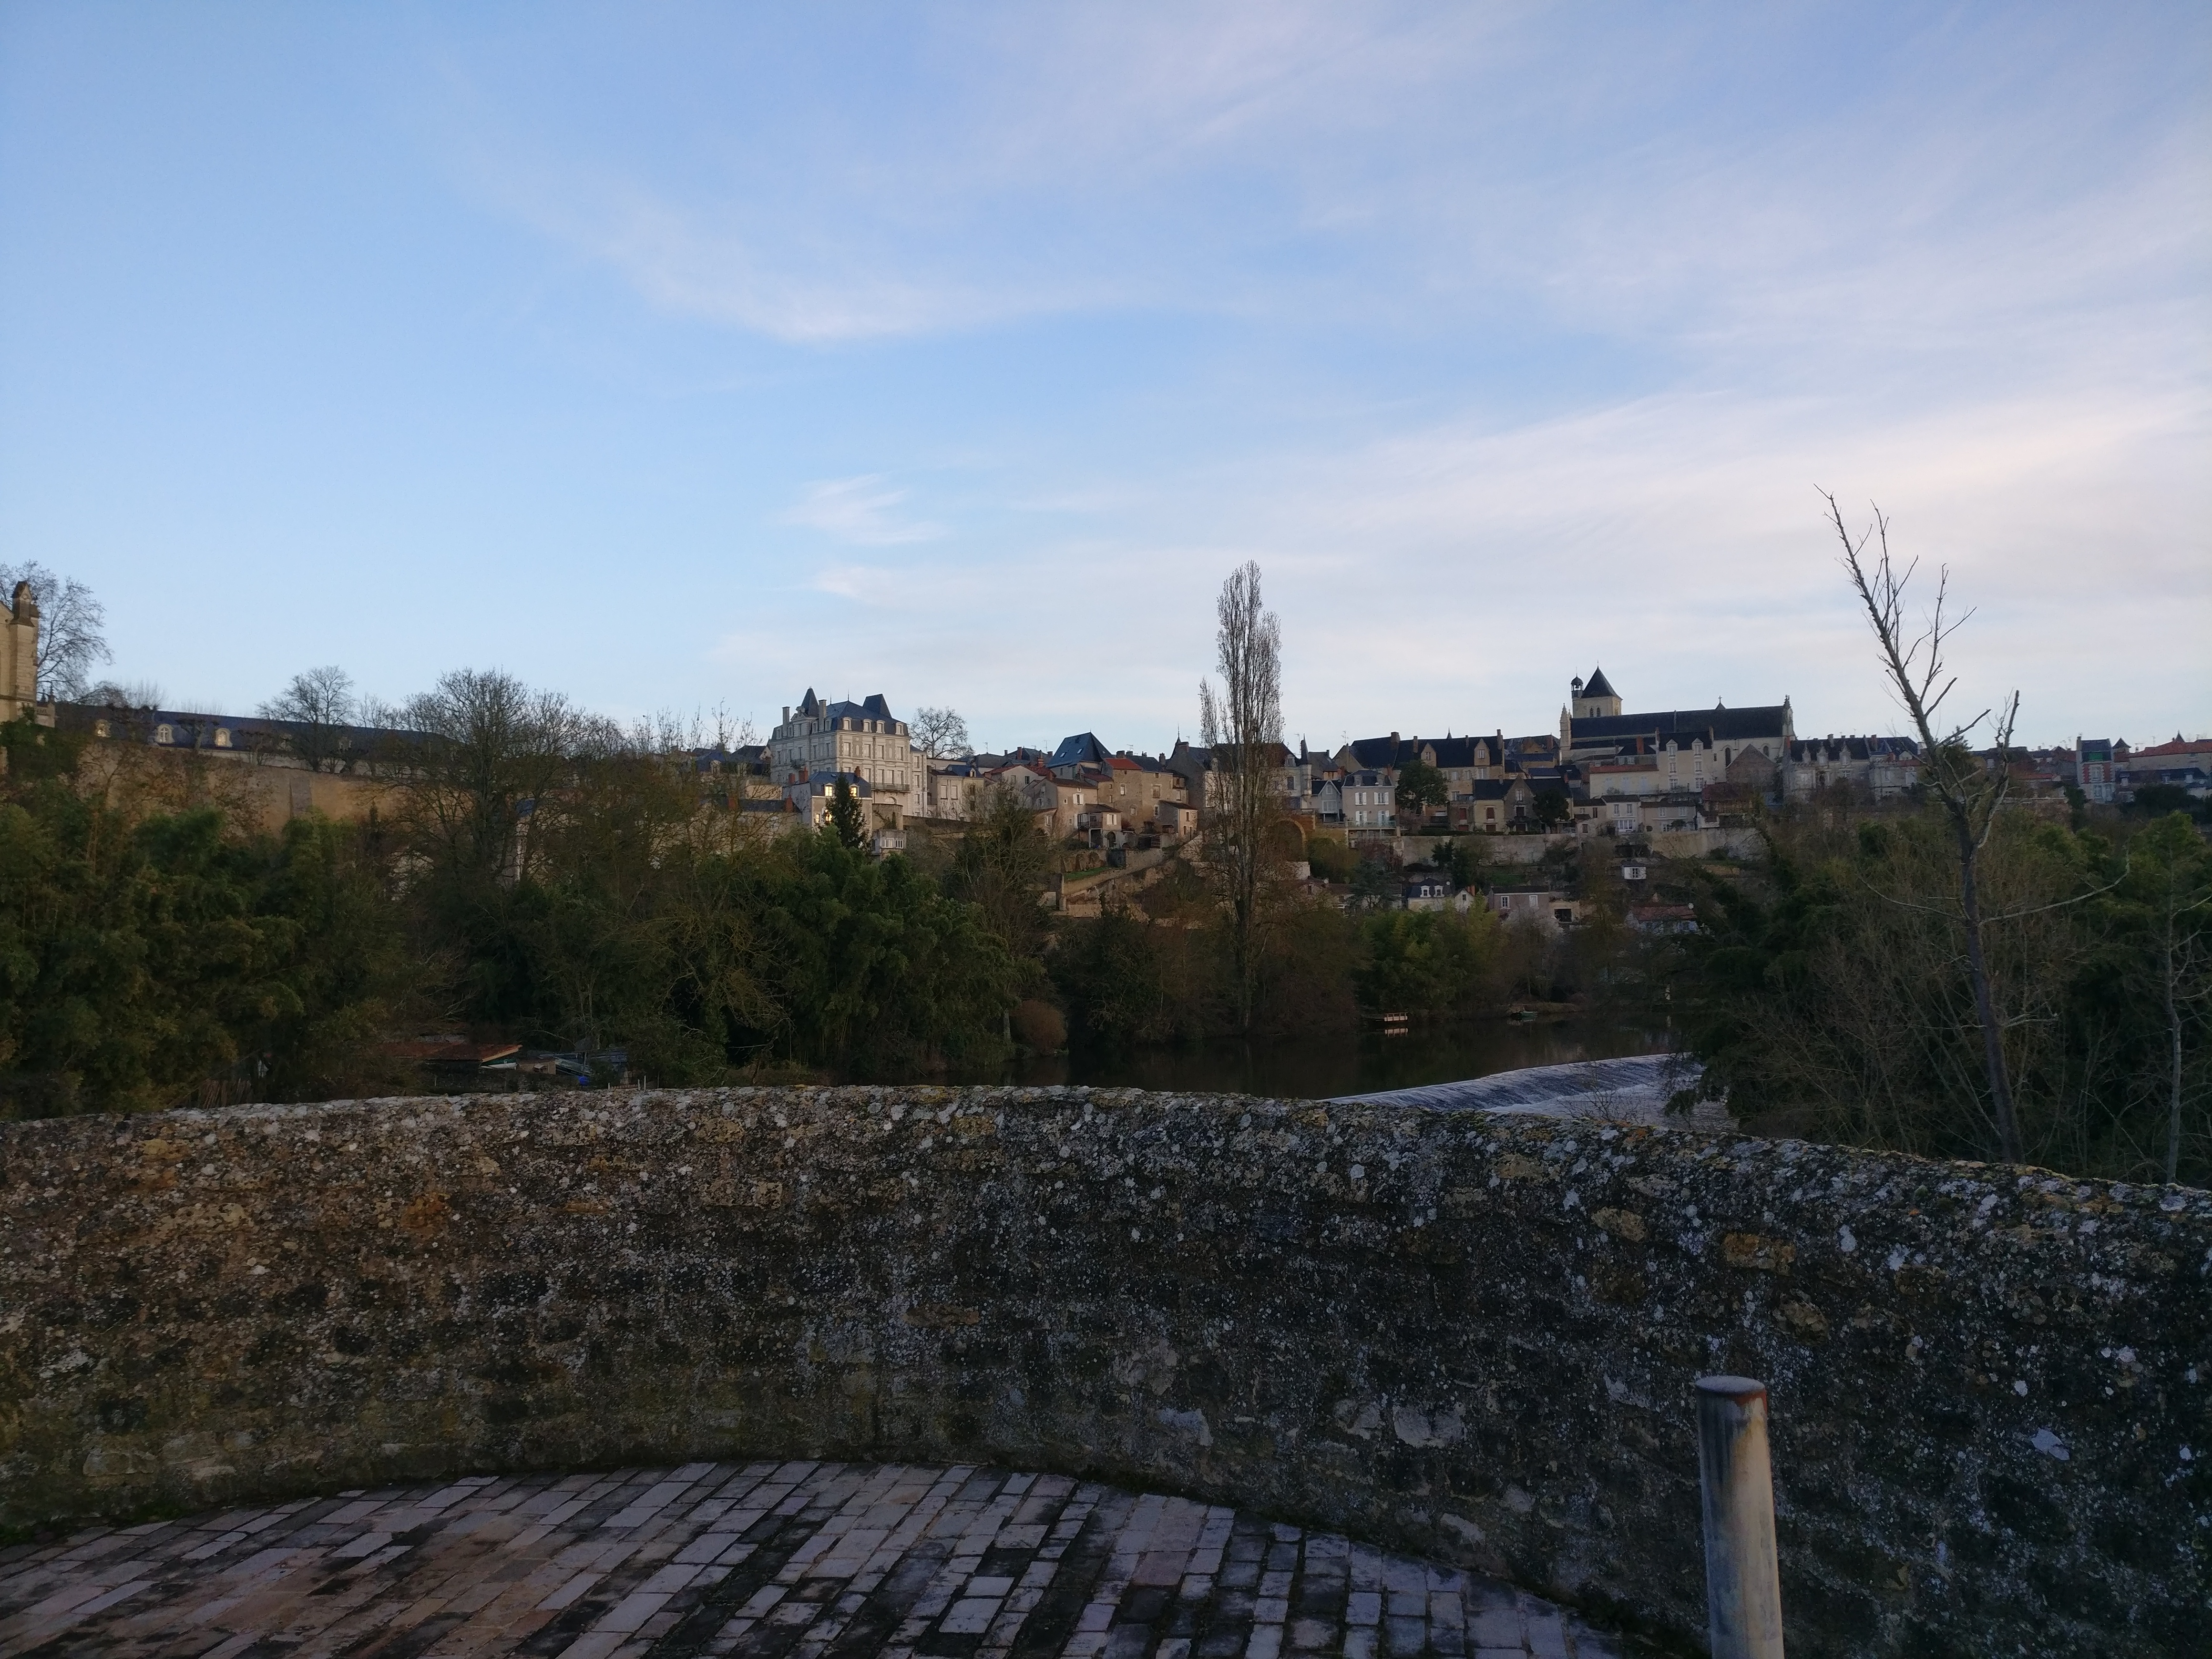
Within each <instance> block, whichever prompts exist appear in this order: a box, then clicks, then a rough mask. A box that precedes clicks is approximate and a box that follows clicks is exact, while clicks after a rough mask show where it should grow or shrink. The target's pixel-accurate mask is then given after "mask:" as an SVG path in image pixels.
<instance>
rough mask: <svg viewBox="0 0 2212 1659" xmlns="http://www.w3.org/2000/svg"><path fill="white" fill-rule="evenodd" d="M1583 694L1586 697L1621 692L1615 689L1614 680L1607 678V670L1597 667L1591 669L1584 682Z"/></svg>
mask: <svg viewBox="0 0 2212 1659" xmlns="http://www.w3.org/2000/svg"><path fill="white" fill-rule="evenodd" d="M1554 684H1556V682H1554ZM1582 695H1583V696H1585V697H1617V696H1620V692H1618V691H1616V690H1613V682H1612V681H1611V680H1609V679H1607V678H1606V677H1605V670H1604V669H1602V668H1595V669H1592V670H1591V671H1590V677H1589V678H1588V679H1586V680H1584V681H1583V689H1582Z"/></svg>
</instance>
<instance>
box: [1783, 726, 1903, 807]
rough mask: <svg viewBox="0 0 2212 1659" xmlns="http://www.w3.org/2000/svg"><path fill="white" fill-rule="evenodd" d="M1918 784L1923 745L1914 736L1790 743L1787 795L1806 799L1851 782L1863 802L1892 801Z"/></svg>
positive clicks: (1784, 771)
mask: <svg viewBox="0 0 2212 1659" xmlns="http://www.w3.org/2000/svg"><path fill="white" fill-rule="evenodd" d="M1919 781H1920V745H1919V744H1917V743H1916V742H1915V741H1913V739H1911V738H1871V737H1869V738H1805V739H1803V740H1801V741H1796V742H1793V743H1791V744H1790V751H1789V760H1788V762H1787V763H1786V764H1785V765H1784V768H1783V789H1782V792H1783V794H1784V796H1785V797H1786V798H1787V799H1791V800H1804V799H1808V798H1810V797H1811V796H1813V795H1814V794H1816V793H1820V791H1822V790H1824V789H1829V788H1832V787H1835V786H1836V785H1838V784H1848V785H1850V787H1851V788H1852V789H1853V790H1854V791H1855V792H1856V793H1858V794H1859V795H1860V796H1862V797H1863V798H1864V799H1869V800H1890V799H1894V798H1895V797H1897V796H1899V795H1902V794H1905V793H1907V792H1908V791H1910V790H1911V789H1912V788H1914V787H1916V786H1917V785H1918V783H1919Z"/></svg>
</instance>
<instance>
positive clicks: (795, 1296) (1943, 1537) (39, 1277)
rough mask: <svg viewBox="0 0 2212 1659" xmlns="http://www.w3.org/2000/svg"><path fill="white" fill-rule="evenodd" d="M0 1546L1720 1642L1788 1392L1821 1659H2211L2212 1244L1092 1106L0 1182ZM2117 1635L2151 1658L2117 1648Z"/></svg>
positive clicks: (1808, 1182)
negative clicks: (724, 1578) (157, 1514)
mask: <svg viewBox="0 0 2212 1659" xmlns="http://www.w3.org/2000/svg"><path fill="white" fill-rule="evenodd" d="M0 1159H3V1160H4V1168H0V1221H3V1222H4V1228H3V1229H0V1250H3V1251H4V1255H0V1516H4V1518H5V1520H6V1521H7V1522H9V1524H11V1525H14V1526H17V1527H21V1526H23V1525H25V1524H27V1523H33V1522H41V1521H46V1520H51V1519H53V1518H57V1517H63V1516H83V1515H90V1514H94V1513H106V1514H121V1513H130V1512H133V1511H136V1510H143V1509H147V1508H149V1507H155V1506H197V1505H202V1504H216V1503H220V1502H227V1501H229V1500H232V1499H238V1498H247V1497H249V1496H255V1497H267V1496H275V1495H280V1494H285V1493H289V1492H307V1491H313V1490H329V1489H331V1488H337V1487H345V1486H356V1485H362V1484H366V1483H368V1482H372V1481H375V1480H385V1479H389V1478H393V1477H398V1476H402V1475H410V1476H426V1475H431V1474H444V1473H448V1472H459V1471H465V1470H478V1471H489V1470H495V1469H502V1468H527V1467H545V1466H556V1465H580V1464H594V1463H612V1462H617V1461H661V1462H675V1461H681V1460H684V1459H689V1458H694V1457H700V1456H707V1455H717V1456H742V1455H759V1454H774V1453H785V1454H793V1455H836V1456H844V1457H863V1458H866V1457H899V1458H908V1459H918V1460H937V1461H950V1460H957V1459H987V1460H991V1461H994V1462H1000V1463H1003V1464H1008V1465H1013V1466H1017V1467H1020V1468H1034V1469H1048V1470H1058V1471H1064V1472H1068V1473H1097V1474H1104V1475H1109V1476H1112V1477H1114V1478H1115V1479H1118V1480H1124V1481H1127V1482H1130V1483H1133V1484H1138V1485H1141V1486H1148V1487H1152V1488H1154V1489H1158V1488H1161V1487H1170V1488H1176V1489H1180V1490H1182V1491H1185V1492H1189V1493H1191V1494H1193V1495H1197V1496H1206V1497H1212V1498H1220V1499H1224V1500H1228V1499H1233V1500H1235V1501H1236V1502H1237V1503H1238V1504H1242V1505H1245V1506H1248V1507H1252V1508H1257V1509H1260V1510H1264V1511H1272V1512H1273V1513H1275V1514H1277V1515H1279V1516H1284V1517H1291V1518H1298V1519H1302V1520H1305V1521H1308V1522H1314V1523H1316V1524H1325V1525H1328V1526H1331V1527H1335V1528H1346V1529H1349V1530H1351V1531H1353V1532H1355V1533H1358V1534H1363V1535H1365V1536H1367V1537H1369V1538H1371V1539H1374V1540H1376V1541H1378V1542H1384V1543H1389V1544H1393V1545H1397V1546H1400V1547H1408V1548H1413V1549H1417V1550H1419V1551H1423V1552H1425V1553H1431V1554H1434V1555H1438V1556H1443V1557H1445V1558H1449V1559H1456V1560H1459V1561H1462V1562H1464V1563H1467V1564H1468V1565H1473V1566H1476V1567H1479V1568H1481V1569H1484V1570H1486V1571H1499V1572H1504V1573H1506V1574H1508V1575H1510V1576H1511V1577H1515V1578H1516V1579H1518V1580H1519V1581H1521V1582H1522V1583H1526V1584H1528V1586H1530V1587H1531V1588H1534V1589H1539V1590H1541V1591H1543V1592H1545V1593H1547V1594H1550V1595H1558V1596H1562V1597H1565V1598H1567V1599H1569V1600H1571V1601H1577V1602H1579V1603H1580V1604H1582V1605H1583V1607H1586V1608H1588V1609H1589V1610H1590V1612H1591V1613H1593V1615H1594V1616H1595V1617H1598V1618H1601V1619H1608V1620H1613V1621H1615V1622H1620V1623H1624V1624H1632V1625H1634V1626H1640V1627H1642V1628H1644V1629H1647V1630H1650V1631H1652V1632H1656V1633H1658V1634H1660V1635H1661V1636H1662V1637H1664V1638H1668V1639H1669V1640H1671V1641H1674V1642H1677V1643H1680V1644H1684V1645H1687V1646H1695V1645H1697V1644H1698V1643H1699V1638H1700V1634H1701V1632H1702V1626H1703V1621H1704V1613H1703V1607H1704V1585H1703V1579H1702V1570H1701V1566H1700V1557H1699V1544H1698V1498H1697V1490H1696V1455H1695V1451H1694V1446H1693V1442H1692V1433H1691V1409H1690V1401H1689V1386H1690V1383H1691V1379H1692V1377H1693V1376H1696V1375H1698V1374H1699V1373H1700V1372H1704V1371H1711V1370H1729V1371H1739V1372H1747V1373H1749V1374H1751V1375H1753V1376H1764V1377H1765V1378H1767V1379H1768V1380H1769V1382H1770V1383H1771V1385H1772V1390H1773V1398H1774V1411H1775V1416H1776V1422H1775V1431H1774V1441H1775V1448H1776V1455H1777V1471H1776V1475H1777V1480H1776V1484H1777V1486H1778V1489H1779V1500H1780V1504H1781V1521H1780V1533H1781V1540H1782V1548H1783V1553H1784V1601H1785V1605H1786V1607H1787V1610H1788V1616H1789V1620H1790V1650H1791V1652H1792V1653H1793V1655H1796V1656H1800V1659H1802V1656H1808V1655H1817V1654H1839V1655H1840V1654H1846V1653H1849V1654H1863V1653H1894V1654H1918V1653H1930V1654H1933V1653H1992V1654H1994V1653H2014V1652H2024V1651H2033V1652H2036V1653H2057V1652H2082V1653H2088V1652H2103V1651H2109V1650H2112V1648H2113V1646H2114V1645H2116V1644H2118V1645H2123V1646H2124V1647H2125V1648H2126V1650H2128V1651H2129V1652H2130V1653H2137V1654H2161V1653H2167V1654H2179V1653H2181V1652H2183V1651H2185V1650H2192V1651H2198V1652H2201V1651H2203V1648H2202V1646H2201V1645H2200V1644H2201V1643H2202V1640H2203V1622H2202V1621H2203V1618H2204V1606H2205V1596H2206V1589H2207V1572H2206V1556H2207V1553H2208V1549H2212V1524H2208V1523H2212V1483H2208V1480H2207V1478H2206V1476H2205V1474H2204V1473H2203V1469H2204V1464H2205V1457H2206V1454H2207V1453H2208V1452H2212V1423H2208V1420H2207V1401H2208V1399H2212V1386H2208V1384H2212V1352H2209V1351H2208V1346H2207V1343H2208V1334H2209V1333H2208V1327H2212V1294H2208V1274H2212V1196H2208V1195H2207V1194H2203V1193H2196V1192H2187V1191H2182V1190H2179V1189H2173V1188H2119V1187H2114V1186H2110V1185H2104V1184H2096V1185H2090V1184H2077V1183H2075V1182H2068V1181H2064V1180H2061V1179H2058V1178H2057V1177H2055V1176H2049V1175H2047V1174H2045V1173H2042V1172H2039V1171H2022V1170H2006V1169H1998V1168H1994V1167H1987V1166H1980V1165H1972V1164H1936V1163H1927V1162H1922V1161H1917V1160H1914V1159H1911V1158H1894V1157H1875V1156H1866V1155H1859V1154H1852V1153H1848V1152H1838V1151H1832V1150H1827V1149H1820V1148H1814V1147H1809V1146H1802V1145H1799V1144H1796V1143H1790V1142H1764V1141H1747V1140H1739V1139H1733V1138H1729V1137H1710V1136H1704V1135H1699V1134H1693V1133H1686V1132H1679V1131H1655V1130H1650V1129H1630V1130H1618V1129H1601V1128H1594V1127H1590V1126H1589V1125H1583V1124H1575V1125H1567V1124H1554V1123H1545V1122H1541V1121H1528V1120H1515V1119H1504V1118H1495V1117H1481V1116H1474V1115H1452V1114H1445V1113H1438V1112H1431V1111H1424V1110H1419V1109H1408V1108H1404V1107H1395V1108H1394V1107H1376V1106H1344V1105H1327V1106H1324V1105H1322V1104H1318V1103H1274V1102H1262V1101H1257V1100H1250V1099H1243V1098H1238V1097H1206V1098H1192V1097H1171V1096H1164V1095H1146V1094H1140V1093H1135V1092H1119V1091H1078V1090H1066V1091H1062V1090H1039V1091H1020V1090H969V1091H947V1090H927V1089H915V1090H885V1091H870V1090H860V1089H848V1090H828V1091H731V1092H726V1093H705V1092H702V1093H693V1094H678V1093H649V1094H647V1093H623V1094H616V1095H611V1096H598V1097H593V1096H588V1095H565V1096H538V1097H481V1098H476V1099H471V1100H466V1101H435V1100H405V1101H385V1102H371V1103H338V1104H333V1105H326V1106H313V1107H257V1108H242V1109H234V1110H229V1111H221V1112H176V1113H169V1114H165V1115H160V1116H155V1117H144V1118H134V1119H115V1118H80V1119H73V1120H62V1121H47V1122H39V1123H29V1124H19V1125H14V1126H9V1127H7V1128H5V1130H4V1131H0ZM2123 1635H2124V1641H2123V1640H2122V1638H2123Z"/></svg>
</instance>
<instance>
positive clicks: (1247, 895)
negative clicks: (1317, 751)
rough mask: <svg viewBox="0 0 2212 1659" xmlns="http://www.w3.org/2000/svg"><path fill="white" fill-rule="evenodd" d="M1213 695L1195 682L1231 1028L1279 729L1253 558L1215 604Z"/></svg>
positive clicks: (1269, 630) (1265, 860) (1266, 614)
mask: <svg viewBox="0 0 2212 1659" xmlns="http://www.w3.org/2000/svg"><path fill="white" fill-rule="evenodd" d="M1215 614H1216V617H1217V619H1218V627H1217V629H1216V630H1215V634H1214V644H1215V667H1216V668H1217V670H1218V671H1219V673H1220V675H1221V682H1222V684H1221V689H1220V690H1219V691H1218V692H1217V691H1216V690H1214V688H1213V685H1212V682H1211V681H1207V680H1200V682H1199V686H1198V706H1199V729H1200V734H1201V736H1202V738H1203V740H1204V742H1205V744H1206V748H1207V750H1209V751H1210V759H1211V762H1212V769H1211V770H1210V771H1208V772H1206V773H1205V774H1203V775H1201V776H1202V787H1203V790H1204V796H1205V798H1204V799H1202V800H1201V801H1200V802H1199V803H1198V805H1199V812H1200V824H1201V825H1202V827H1203V828H1204V829H1205V833H1206V859H1207V861H1208V862H1209V863H1210V864H1211V865H1212V866H1213V867H1214V869H1215V870H1216V871H1217V872H1218V873H1219V877H1220V879H1221V880H1222V882H1223V884H1224V885H1225V888H1226V889H1227V897H1228V902H1229V920H1230V946H1231V954H1232V956H1233V957H1234V965H1235V969H1236V974H1237V1024H1238V1025H1239V1026H1240V1027H1242V1028H1243V1029H1247V1030H1249V1028H1250V1026H1251V1024H1252V1001H1253V993H1254V988H1255V982H1256V979H1257V968H1258V961H1257V954H1256V952H1255V949H1254V939H1255V933H1256V932H1257V929H1258V923H1259V910H1260V900H1261V889H1262V887H1263V886H1264V884H1265V879H1266V874H1267V866H1268V864H1269V860H1270V854H1269V850H1268V847H1267V826H1268V823H1269V821H1270V820H1271V818H1272V817H1273V814H1274V812H1275V811H1276V805H1275V801H1274V798H1273V793H1272V791H1271V790H1270V788H1269V785H1270V784H1271V783H1272V782H1273V773H1274V769H1275V754H1274V751H1275V749H1276V747H1277V745H1279V744H1280V743H1281V742H1282V735H1283V664H1282V629H1281V626H1280V624H1279V623H1278V622H1277V620H1276V618H1275V615H1274V613H1273V611H1267V610H1266V609H1264V608H1263V607H1262V605H1261V600H1260V567H1259V565H1258V564H1257V563H1256V562H1252V561H1249V560H1248V561H1247V562H1245V563H1243V565H1241V566H1239V567H1238V568H1237V569H1235V570H1233V571H1231V573H1230V575H1229V579H1228V580H1226V581H1225V582H1223V583H1222V584H1221V594H1220V597H1219V598H1218V599H1217V600H1216V602H1215Z"/></svg>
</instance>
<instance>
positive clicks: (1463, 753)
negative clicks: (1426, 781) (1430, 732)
mask: <svg viewBox="0 0 2212 1659" xmlns="http://www.w3.org/2000/svg"><path fill="white" fill-rule="evenodd" d="M1491 741H1492V739H1490V738H1430V739H1429V744H1428V746H1429V747H1430V748H1431V749H1433V750H1436V751H1437V766H1439V767H1441V768H1449V767H1455V766H1481V765H1484V764H1486V762H1485V761H1484V760H1482V759H1481V758H1479V757H1477V756H1476V754H1475V750H1476V747H1477V745H1480V746H1481V747H1482V748H1484V749H1485V750H1487V749H1488V747H1489V745H1490V744H1491Z"/></svg>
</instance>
